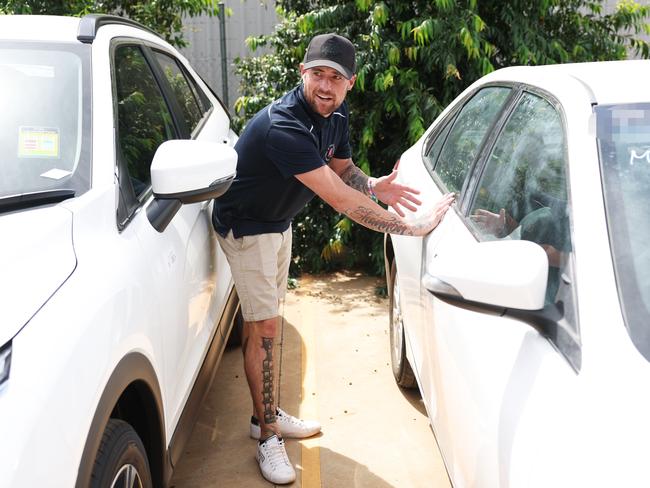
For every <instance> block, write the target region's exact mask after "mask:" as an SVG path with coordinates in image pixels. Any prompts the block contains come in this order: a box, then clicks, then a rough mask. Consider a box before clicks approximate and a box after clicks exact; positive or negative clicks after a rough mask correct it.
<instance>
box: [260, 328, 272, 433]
mask: <svg viewBox="0 0 650 488" xmlns="http://www.w3.org/2000/svg"><path fill="white" fill-rule="evenodd" d="M262 347H263V348H264V351H265V352H266V357H265V358H264V360H263V361H262V404H263V405H264V423H265V424H273V423H275V409H274V408H273V338H269V337H262Z"/></svg>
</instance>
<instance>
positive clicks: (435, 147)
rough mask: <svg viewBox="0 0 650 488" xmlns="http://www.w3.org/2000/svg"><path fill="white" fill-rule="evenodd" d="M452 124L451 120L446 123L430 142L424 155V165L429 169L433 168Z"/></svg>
mask: <svg viewBox="0 0 650 488" xmlns="http://www.w3.org/2000/svg"><path fill="white" fill-rule="evenodd" d="M452 125H453V121H452V122H449V123H447V126H446V127H444V128H443V129H442V130H441V131H439V132H438V134H437V135H436V138H435V140H434V141H433V144H431V146H430V147H429V150H428V151H427V152H426V154H425V155H424V165H425V166H426V167H427V169H428V170H429V171H433V169H434V168H435V166H436V161H437V160H438V155H439V154H440V149H442V145H443V144H444V143H445V140H447V135H448V134H449V130H450V129H451V126H452Z"/></svg>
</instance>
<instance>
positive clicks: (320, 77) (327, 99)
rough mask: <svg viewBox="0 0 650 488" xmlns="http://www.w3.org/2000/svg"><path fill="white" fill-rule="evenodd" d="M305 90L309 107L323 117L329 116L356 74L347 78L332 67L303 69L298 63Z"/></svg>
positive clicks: (338, 104) (340, 101) (343, 96)
mask: <svg viewBox="0 0 650 488" xmlns="http://www.w3.org/2000/svg"><path fill="white" fill-rule="evenodd" d="M300 75H301V76H302V80H303V86H304V90H305V99H306V100H307V103H309V105H310V106H311V108H312V109H313V110H314V111H315V112H316V113H317V114H319V115H322V116H323V117H329V116H330V115H331V114H332V112H334V110H336V109H337V108H338V107H339V106H340V105H341V104H342V103H343V100H344V99H345V95H346V94H347V92H348V90H350V89H351V88H352V86H353V85H354V80H355V79H356V75H355V76H353V77H352V78H351V79H349V80H348V79H347V78H346V77H345V76H343V75H342V74H341V73H339V72H338V71H336V70H335V69H334V68H330V67H328V66H316V67H314V68H309V69H305V68H304V67H303V65H302V63H301V64H300Z"/></svg>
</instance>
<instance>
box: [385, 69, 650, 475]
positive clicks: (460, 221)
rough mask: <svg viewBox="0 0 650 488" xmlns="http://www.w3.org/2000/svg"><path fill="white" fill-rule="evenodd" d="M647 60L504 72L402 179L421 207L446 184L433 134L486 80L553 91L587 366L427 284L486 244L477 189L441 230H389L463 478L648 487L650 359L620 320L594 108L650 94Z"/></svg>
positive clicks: (444, 430)
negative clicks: (404, 233) (473, 204)
mask: <svg viewBox="0 0 650 488" xmlns="http://www.w3.org/2000/svg"><path fill="white" fill-rule="evenodd" d="M603 68H605V69H603ZM648 69H650V62H648V61H639V62H624V63H609V64H607V65H605V66H603V65H602V64H600V63H587V64H585V65H563V66H552V67H543V68H536V67H533V68H531V67H515V68H507V69H504V70H499V71H497V72H494V73H492V74H490V75H488V76H486V77H485V78H483V79H481V80H480V81H478V82H476V83H475V84H473V85H472V86H471V87H470V88H468V89H467V90H466V91H465V92H464V94H462V95H461V96H459V98H458V99H457V100H456V101H455V102H453V103H452V104H451V105H450V106H449V107H447V108H446V109H445V111H444V112H443V113H442V114H441V116H440V117H439V118H438V119H437V121H436V122H434V124H432V126H431V127H430V128H429V129H427V131H426V133H425V135H424V136H423V137H422V138H421V139H420V140H419V141H418V142H417V143H416V144H415V145H414V146H412V147H411V148H410V149H408V150H407V151H406V152H405V153H404V155H403V156H402V158H401V162H400V167H399V171H400V173H399V176H398V181H399V182H400V183H404V184H408V185H411V186H415V187H417V188H418V189H420V190H421V197H422V199H423V201H424V203H423V205H422V208H421V209H420V210H418V211H417V212H416V216H418V215H419V214H420V213H422V212H424V209H426V207H427V206H430V205H432V204H433V202H435V201H437V200H438V199H439V198H441V197H442V195H443V193H444V191H445V189H444V188H441V187H439V186H438V184H437V183H436V182H435V181H434V179H433V178H432V176H431V174H430V173H429V172H428V171H427V169H426V168H425V166H424V164H423V154H424V149H425V147H426V144H427V140H428V138H429V136H430V134H432V133H434V132H435V131H436V128H437V127H438V126H439V124H441V123H442V121H443V120H445V117H446V116H447V115H448V114H450V113H452V112H453V111H454V110H455V108H456V107H457V106H458V104H460V103H464V100H466V97H467V96H470V95H471V94H473V93H474V92H475V91H476V90H477V89H478V88H480V87H482V86H485V85H486V84H497V85H499V84H505V85H510V86H513V87H526V89H529V90H533V91H534V92H535V93H539V94H541V95H542V96H544V97H548V99H549V100H551V101H552V102H553V103H554V104H555V106H556V108H557V110H559V111H560V113H561V116H562V120H563V124H564V127H565V130H566V140H567V141H568V143H567V146H566V155H567V158H568V174H567V178H568V181H569V185H570V186H569V196H570V212H571V239H572V258H571V259H572V261H571V263H572V264H571V270H572V271H571V273H572V276H571V277H570V280H571V286H572V287H573V290H574V292H575V297H576V304H577V311H578V314H579V329H578V331H579V341H580V342H579V346H580V358H581V361H580V363H579V364H578V365H577V367H576V365H575V364H571V363H570V361H568V360H567V358H566V357H564V356H563V354H561V353H560V352H559V351H558V349H557V348H556V347H555V344H554V343H552V342H551V341H549V340H548V339H547V338H546V337H544V336H543V335H542V334H540V332H538V331H537V330H535V329H534V328H532V327H530V326H528V325H526V324H525V323H523V322H522V321H520V320H516V319H513V318H508V317H505V316H504V317H502V316H500V314H495V313H492V314H490V313H486V311H485V310H482V311H481V310H475V309H471V307H462V306H458V304H452V303H451V302H446V301H445V300H441V299H440V298H437V297H434V296H433V295H432V294H431V293H430V292H429V291H428V290H427V289H426V288H425V287H424V286H423V285H422V283H421V278H422V277H423V276H424V274H425V271H426V270H427V269H429V271H431V272H432V273H434V272H435V263H436V262H440V261H441V260H444V259H445V256H453V259H455V260H457V259H460V256H462V253H463V252H468V250H469V252H471V249H472V246H475V245H476V244H477V237H476V236H475V235H474V233H473V232H472V231H471V230H470V228H469V227H468V226H467V224H466V223H465V222H464V218H465V217H464V215H465V212H467V210H465V209H466V208H467V201H466V200H465V199H466V198H469V196H470V195H467V196H466V195H461V197H460V201H458V202H457V203H456V204H454V206H453V207H452V209H450V210H449V212H448V213H447V215H446V216H445V218H444V219H443V221H442V222H441V224H440V225H439V226H438V227H437V228H436V229H435V230H434V231H433V232H432V233H431V234H430V235H428V236H426V237H424V238H414V237H401V236H390V240H391V244H392V252H393V253H394V256H395V261H396V264H397V276H398V279H399V280H400V293H401V297H402V313H403V317H404V326H405V333H406V341H407V346H408V347H407V351H409V352H410V353H409V354H408V359H409V362H410V363H411V365H412V367H413V369H414V371H415V372H416V377H417V381H418V385H419V387H420V390H421V392H422V396H423V399H424V403H425V405H426V408H427V412H428V414H429V417H430V419H431V423H432V427H433V430H434V432H435V435H436V438H437V440H438V444H439V445H440V448H441V452H442V454H443V457H444V460H445V464H446V466H447V469H448V472H449V474H450V478H451V480H452V483H453V484H454V486H456V487H543V486H558V487H559V486H562V487H564V486H567V487H568V486H612V485H617V486H645V485H646V484H649V483H650V468H648V466H647V463H645V462H644V461H643V460H642V459H641V455H640V454H639V453H640V452H643V451H644V446H645V444H646V443H647V439H648V438H649V437H648V435H649V434H650V421H648V420H647V415H646V414H645V413H644V411H645V412H647V409H648V408H650V395H649V394H648V393H647V388H644V387H643V386H642V385H644V384H646V383H647V381H648V380H650V376H649V375H650V365H648V362H647V361H645V359H644V358H643V356H642V355H641V354H640V353H639V352H638V351H637V350H636V348H635V347H634V345H633V344H632V342H631V340H630V337H629V336H628V334H627V332H626V329H625V325H624V322H623V317H622V315H621V310H620V304H619V301H618V291H617V287H616V282H615V278H614V270H613V265H612V257H611V252H610V248H609V242H608V240H607V235H608V231H607V223H606V215H605V208H604V204H603V195H602V186H601V175H600V169H599V160H598V147H597V142H596V133H595V120H594V113H593V110H592V104H594V103H615V102H616V103H625V102H630V101H639V99H641V100H646V101H647V100H648V99H650V96H649V95H648V92H647V88H646V87H645V82H644V81H643V79H647V77H644V76H643V73H646V72H647V70H648ZM622 79H625V82H622V81H621V80H622ZM612 80H619V81H618V83H617V82H612ZM482 157H484V156H482ZM470 189H471V188H470ZM461 209H462V210H461Z"/></svg>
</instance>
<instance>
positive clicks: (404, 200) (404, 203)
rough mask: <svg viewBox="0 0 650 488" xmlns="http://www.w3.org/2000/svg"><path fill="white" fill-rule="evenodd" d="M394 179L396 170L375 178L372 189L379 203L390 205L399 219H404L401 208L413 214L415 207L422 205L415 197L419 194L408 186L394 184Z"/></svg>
mask: <svg viewBox="0 0 650 488" xmlns="http://www.w3.org/2000/svg"><path fill="white" fill-rule="evenodd" d="M395 178H397V169H394V170H393V172H392V173H391V174H389V175H386V176H382V177H381V178H376V179H375V182H374V184H373V185H372V188H373V191H374V192H375V195H377V199H378V200H379V201H381V202H383V203H385V204H386V205H390V206H391V207H393V210H395V212H397V214H398V215H399V216H400V217H404V211H403V208H406V209H408V210H410V211H411V212H415V210H417V206H418V205H420V204H422V202H421V201H420V200H418V199H417V198H416V197H415V195H418V194H419V193H420V192H419V190H416V189H415V188H411V187H410V186H405V185H400V184H399V183H395V182H394V181H395Z"/></svg>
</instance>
